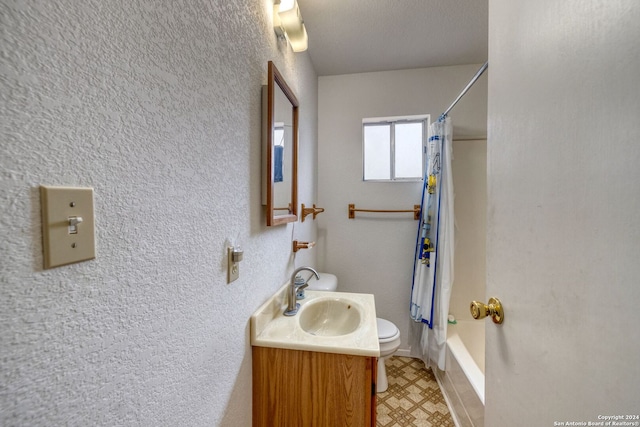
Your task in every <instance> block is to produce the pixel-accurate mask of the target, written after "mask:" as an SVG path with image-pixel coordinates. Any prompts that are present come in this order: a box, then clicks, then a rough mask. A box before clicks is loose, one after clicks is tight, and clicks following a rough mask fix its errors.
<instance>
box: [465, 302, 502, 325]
mask: <svg viewBox="0 0 640 427" xmlns="http://www.w3.org/2000/svg"><path fill="white" fill-rule="evenodd" d="M470 309H471V315H472V316H473V318H474V319H484V318H485V317H487V316H491V318H492V319H493V323H502V322H503V321H504V310H503V309H502V303H501V302H500V300H499V299H498V298H489V304H484V303H482V302H480V301H472V302H471V307H470Z"/></svg>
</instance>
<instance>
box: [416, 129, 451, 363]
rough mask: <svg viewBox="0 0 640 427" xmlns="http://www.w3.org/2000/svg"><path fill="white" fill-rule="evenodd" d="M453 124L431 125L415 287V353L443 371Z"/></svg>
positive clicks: (448, 283) (419, 227)
mask: <svg viewBox="0 0 640 427" xmlns="http://www.w3.org/2000/svg"><path fill="white" fill-rule="evenodd" d="M451 144H452V125H451V120H450V119H449V118H447V117H441V118H440V119H439V120H438V121H437V122H436V123H433V124H431V126H430V127H429V139H428V146H427V160H428V161H427V168H426V171H425V176H424V187H423V192H422V208H421V212H422V215H421V219H420V224H419V226H418V238H417V242H416V253H415V260H414V270H413V286H412V289H411V308H410V314H411V318H412V319H413V320H414V321H415V323H413V324H412V327H411V331H410V344H411V354H412V355H413V356H416V357H419V358H420V359H422V360H423V361H424V362H425V364H426V365H427V366H433V365H437V366H438V368H440V369H441V370H444V368H445V366H444V360H445V346H446V340H447V317H448V314H449V300H450V298H451V287H452V284H453V256H454V241H455V240H454V216H453V178H452V175H451Z"/></svg>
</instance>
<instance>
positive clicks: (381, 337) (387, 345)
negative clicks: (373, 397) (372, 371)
mask: <svg viewBox="0 0 640 427" xmlns="http://www.w3.org/2000/svg"><path fill="white" fill-rule="evenodd" d="M376 320H377V323H378V342H379V343H380V357H379V358H378V383H377V385H376V391H377V392H378V393H381V392H383V391H387V387H389V381H388V380H387V369H386V368H385V365H384V364H385V361H386V360H387V359H388V358H389V357H391V356H392V355H393V353H395V352H396V350H398V347H400V331H399V330H398V327H397V326H396V325H394V324H393V323H391V322H389V321H388V320H386V319H380V318H377V319H376Z"/></svg>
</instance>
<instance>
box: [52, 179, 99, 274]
mask: <svg viewBox="0 0 640 427" xmlns="http://www.w3.org/2000/svg"><path fill="white" fill-rule="evenodd" d="M40 203H41V206H42V245H43V252H44V268H53V267H59V266H61V265H66V264H72V263H74V262H80V261H87V260H90V259H94V258H95V257H96V245H95V232H94V218H93V188H73V187H48V186H44V185H43V186H40ZM74 217H75V218H77V217H81V218H82V222H81V223H79V224H78V225H77V226H76V233H73V231H74V230H73V228H72V227H69V219H71V218H74Z"/></svg>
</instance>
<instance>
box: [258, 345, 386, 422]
mask: <svg viewBox="0 0 640 427" xmlns="http://www.w3.org/2000/svg"><path fill="white" fill-rule="evenodd" d="M252 349H253V426H254V427H257V426H291V427H299V426H314V427H321V426H327V427H335V426H341V427H342V426H345V427H346V426H354V427H362V426H373V427H375V425H376V374H377V372H376V369H377V363H376V362H377V358H376V357H371V356H353V355H347V354H333V353H320V352H314V351H303V350H287V349H280V348H271V347H256V346H254V347H252Z"/></svg>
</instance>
